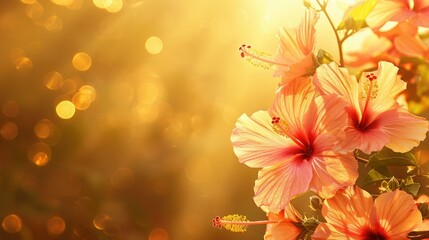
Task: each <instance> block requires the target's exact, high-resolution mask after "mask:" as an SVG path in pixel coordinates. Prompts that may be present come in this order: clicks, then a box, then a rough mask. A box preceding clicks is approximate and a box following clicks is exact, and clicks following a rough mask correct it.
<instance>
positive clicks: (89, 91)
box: [72, 85, 96, 110]
mask: <svg viewBox="0 0 429 240" xmlns="http://www.w3.org/2000/svg"><path fill="white" fill-rule="evenodd" d="M95 96H96V93H95V89H94V88H93V87H92V86H90V85H85V86H82V87H80V88H79V91H78V92H77V93H75V94H74V95H73V98H72V102H73V104H74V106H75V107H76V109H77V110H85V109H87V108H88V107H89V106H90V104H91V103H92V102H93V101H94V100H95Z"/></svg>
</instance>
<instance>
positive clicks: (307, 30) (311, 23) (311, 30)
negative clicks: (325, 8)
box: [296, 10, 319, 55]
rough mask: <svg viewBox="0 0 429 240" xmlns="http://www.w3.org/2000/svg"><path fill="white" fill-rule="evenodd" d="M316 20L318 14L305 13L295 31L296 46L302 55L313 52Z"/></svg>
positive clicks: (310, 11)
mask: <svg viewBox="0 0 429 240" xmlns="http://www.w3.org/2000/svg"><path fill="white" fill-rule="evenodd" d="M317 20H319V13H318V12H316V11H312V10H307V11H305V15H304V19H303V21H302V22H301V23H300V24H299V26H298V29H297V31H296V35H297V40H298V46H299V48H300V50H301V52H302V53H303V54H304V55H308V54H310V53H311V52H312V51H313V48H314V39H315V33H316V28H315V25H316V23H317Z"/></svg>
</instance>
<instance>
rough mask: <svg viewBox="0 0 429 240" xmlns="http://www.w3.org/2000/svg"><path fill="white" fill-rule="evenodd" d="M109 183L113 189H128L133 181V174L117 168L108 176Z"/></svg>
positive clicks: (127, 170)
mask: <svg viewBox="0 0 429 240" xmlns="http://www.w3.org/2000/svg"><path fill="white" fill-rule="evenodd" d="M110 181H111V183H112V185H113V186H114V187H117V188H124V187H128V186H129V185H131V184H132V183H133V181H134V173H133V172H132V171H131V170H130V169H129V168H118V169H116V170H115V171H114V172H113V173H112V175H111V176H110Z"/></svg>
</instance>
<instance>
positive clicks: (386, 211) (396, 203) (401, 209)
mask: <svg viewBox="0 0 429 240" xmlns="http://www.w3.org/2000/svg"><path fill="white" fill-rule="evenodd" d="M371 220H372V222H373V224H376V223H377V222H378V223H379V224H380V226H381V227H382V228H383V229H384V230H385V231H386V233H387V235H388V236H389V237H391V238H392V239H406V236H407V234H408V233H409V232H410V231H411V230H412V229H413V228H414V227H416V226H418V225H419V224H421V223H422V215H421V213H420V211H419V210H418V209H417V206H416V205H415V203H414V200H413V197H412V196H411V195H410V194H408V193H406V192H404V191H400V190H395V191H393V192H389V193H383V194H381V195H380V196H379V197H378V198H376V199H375V203H374V211H373V212H372V215H371Z"/></svg>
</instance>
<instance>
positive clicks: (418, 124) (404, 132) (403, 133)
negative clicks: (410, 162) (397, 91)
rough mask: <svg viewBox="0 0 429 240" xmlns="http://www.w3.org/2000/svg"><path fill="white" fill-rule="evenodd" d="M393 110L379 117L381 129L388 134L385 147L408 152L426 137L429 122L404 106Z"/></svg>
mask: <svg viewBox="0 0 429 240" xmlns="http://www.w3.org/2000/svg"><path fill="white" fill-rule="evenodd" d="M395 110H397V111H395V112H393V111H388V112H385V113H383V114H381V115H380V119H383V120H382V123H381V124H382V129H383V131H384V132H385V133H386V134H387V135H388V136H389V142H388V143H387V144H386V147H388V148H390V149H392V150H393V151H395V152H408V151H410V150H411V149H412V148H414V147H417V146H418V145H419V144H420V142H421V141H423V140H424V139H425V138H426V132H427V131H428V128H429V123H428V121H427V120H426V119H425V118H423V117H419V116H415V115H413V114H411V113H409V112H408V111H407V110H406V109H404V108H398V109H395Z"/></svg>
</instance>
